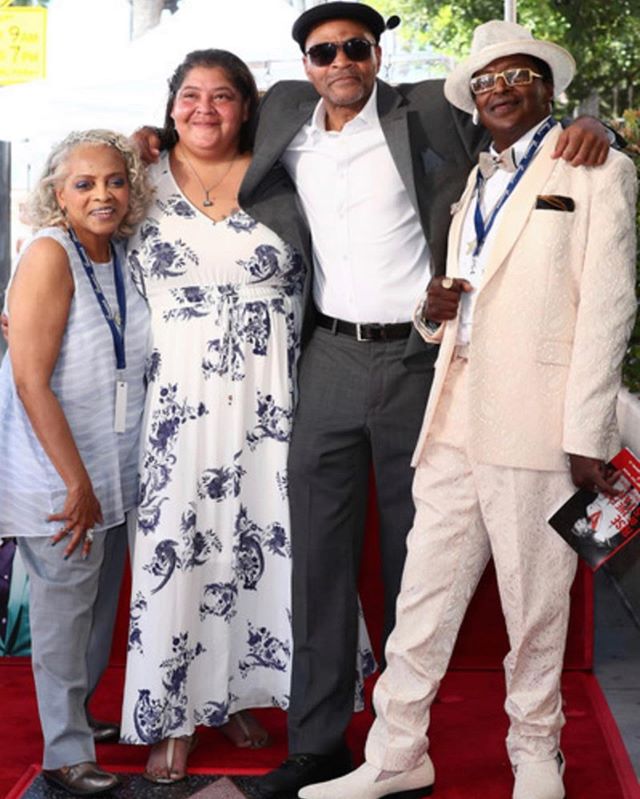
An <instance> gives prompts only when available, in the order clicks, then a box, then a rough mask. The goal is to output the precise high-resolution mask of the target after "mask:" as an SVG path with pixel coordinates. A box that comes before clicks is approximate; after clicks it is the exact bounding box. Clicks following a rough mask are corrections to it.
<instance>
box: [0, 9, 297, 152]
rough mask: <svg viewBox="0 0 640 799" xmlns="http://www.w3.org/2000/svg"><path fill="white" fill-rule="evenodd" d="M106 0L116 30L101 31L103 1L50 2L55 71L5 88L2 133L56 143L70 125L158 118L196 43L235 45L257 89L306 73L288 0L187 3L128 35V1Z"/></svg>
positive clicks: (131, 123)
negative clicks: (172, 81)
mask: <svg viewBox="0 0 640 799" xmlns="http://www.w3.org/2000/svg"><path fill="white" fill-rule="evenodd" d="M111 3H113V5H111ZM109 5H110V6H111V8H110V9H109V18H108V19H109V21H110V22H111V23H114V22H115V21H119V22H120V26H119V28H118V29H117V32H116V30H113V29H111V30H109V31H103V30H102V29H101V23H102V20H101V19H100V18H99V15H97V14H98V12H99V11H100V9H102V13H104V8H105V4H104V3H103V2H100V1H99V0H80V2H79V1H78V0H54V1H53V2H52V6H51V12H50V25H49V48H50V51H51V58H50V59H49V70H48V71H49V77H48V78H47V79H46V80H43V81H34V82H32V83H29V84H22V85H14V86H7V87H4V88H2V89H0V139H3V140H7V141H21V140H25V139H28V140H43V139H47V140H49V141H51V140H52V139H56V138H59V137H62V136H64V134H65V133H66V132H68V131H69V130H72V129H74V128H88V127H108V128H114V129H116V130H122V131H125V132H128V131H131V130H133V129H134V128H135V127H137V126H139V125H141V124H143V123H145V122H147V123H148V122H160V121H161V119H162V115H163V110H164V103H165V99H166V85H167V79H168V78H169V77H170V75H171V74H172V72H173V70H174V69H175V67H176V66H177V65H178V64H179V63H180V62H181V61H182V59H183V58H184V56H185V55H186V53H188V52H189V51H191V50H197V49H203V48H207V47H219V48H224V49H227V50H232V51H233V52H235V53H236V54H237V55H239V56H240V57H241V58H243V59H244V60H245V61H247V63H249V65H250V66H251V67H252V69H253V71H254V74H255V75H256V80H257V81H258V84H259V86H260V87H261V88H267V87H268V86H269V85H270V84H271V83H272V82H273V81H275V80H277V79H279V78H280V77H284V76H288V77H303V72H302V67H301V59H300V51H299V49H298V47H297V45H296V43H295V42H294V41H293V40H292V39H291V26H292V24H293V21H294V20H295V18H296V12H295V11H294V9H293V8H292V7H291V6H290V5H289V4H288V3H286V2H285V0H233V2H229V0H182V3H181V5H180V8H179V10H178V11H177V12H176V13H175V14H174V15H166V14H165V15H164V17H163V21H162V23H161V24H160V25H159V26H158V27H157V28H154V29H153V30H151V31H150V32H149V33H147V34H146V35H145V36H142V37H140V38H139V39H137V40H134V41H132V42H129V41H128V40H126V38H125V37H126V35H127V26H126V19H125V20H123V19H122V14H121V13H120V12H121V11H122V9H123V8H124V10H125V11H126V9H127V7H128V4H127V3H126V0H110V4H109ZM92 6H93V9H92ZM92 10H93V12H94V14H93V18H92V13H91V12H92ZM65 14H66V21H65ZM96 15H97V16H96Z"/></svg>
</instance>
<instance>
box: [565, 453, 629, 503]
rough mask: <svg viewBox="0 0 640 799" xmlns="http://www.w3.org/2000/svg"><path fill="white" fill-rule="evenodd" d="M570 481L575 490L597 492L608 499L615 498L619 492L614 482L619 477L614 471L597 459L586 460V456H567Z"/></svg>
mask: <svg viewBox="0 0 640 799" xmlns="http://www.w3.org/2000/svg"><path fill="white" fill-rule="evenodd" d="M569 463H570V466H571V479H572V480H573V484H574V486H576V487H577V488H585V489H586V490H587V491H599V492H600V493H601V494H606V495H607V496H609V497H615V496H616V494H619V493H620V491H619V490H618V489H616V488H615V482H616V480H617V479H618V477H620V471H616V470H615V469H614V468H613V467H612V466H609V465H608V464H606V463H605V462H604V461H601V460H600V459H599V458H588V457H587V456H586V455H569Z"/></svg>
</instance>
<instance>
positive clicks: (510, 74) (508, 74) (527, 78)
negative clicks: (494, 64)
mask: <svg viewBox="0 0 640 799" xmlns="http://www.w3.org/2000/svg"><path fill="white" fill-rule="evenodd" d="M541 77H542V75H540V74H539V73H538V72H534V71H533V70H532V69H529V68H528V67H518V68H517V69H505V71H504V72H487V73H485V74H484V75H476V77H475V78H471V80H470V82H469V85H470V86H471V91H472V92H473V93H474V94H483V93H484V92H491V91H493V90H494V89H495V87H496V83H497V82H498V78H502V79H503V80H504V82H505V83H506V84H507V86H527V85H528V84H529V83H531V82H532V81H533V79H534V78H541Z"/></svg>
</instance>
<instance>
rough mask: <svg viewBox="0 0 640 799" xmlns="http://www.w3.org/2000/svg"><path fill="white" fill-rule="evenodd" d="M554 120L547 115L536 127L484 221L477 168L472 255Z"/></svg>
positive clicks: (480, 180) (476, 254) (485, 237)
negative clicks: (543, 121) (474, 230)
mask: <svg viewBox="0 0 640 799" xmlns="http://www.w3.org/2000/svg"><path fill="white" fill-rule="evenodd" d="M555 124H556V123H555V121H554V119H553V117H548V118H547V119H546V121H545V123H544V124H543V125H542V127H540V128H538V131H537V132H536V135H535V136H534V137H533V139H532V140H531V144H530V145H529V147H528V148H527V151H526V153H525V154H524V156H523V157H522V160H521V161H520V163H519V164H518V168H517V170H516V172H515V174H514V176H513V177H512V178H511V180H510V181H509V183H508V185H507V188H506V189H505V190H504V192H503V193H502V196H501V197H500V199H499V200H498V202H497V203H496V204H495V205H494V207H493V210H492V211H491V213H490V214H489V216H488V218H487V221H486V222H485V221H484V219H483V218H482V211H481V210H480V191H481V189H482V186H483V184H484V181H485V178H483V177H482V174H481V172H480V170H478V174H477V177H476V210H475V213H474V215H473V224H474V226H475V229H476V246H475V249H474V251H473V255H474V256H476V257H477V256H478V255H479V254H480V251H481V250H482V247H483V246H484V243H485V241H486V239H487V236H488V235H489V231H490V230H491V228H492V227H493V223H494V222H495V221H496V217H497V216H498V213H499V212H500V210H501V208H502V206H503V205H504V204H505V203H506V201H507V200H508V199H509V197H510V196H511V194H512V193H513V191H514V189H515V187H516V186H517V185H518V183H520V179H521V178H522V176H523V175H524V173H525V170H526V169H527V167H528V166H529V164H530V163H531V161H532V160H533V156H534V155H535V154H536V152H537V150H538V147H540V144H541V142H542V140H543V139H544V137H545V136H546V135H547V133H548V132H549V131H550V130H551V128H552V127H554V125H555Z"/></svg>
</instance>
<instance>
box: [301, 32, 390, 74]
mask: <svg viewBox="0 0 640 799" xmlns="http://www.w3.org/2000/svg"><path fill="white" fill-rule="evenodd" d="M372 47H375V44H374V43H373V42H369V41H367V39H359V38H357V37H356V38H353V39H347V41H346V42H321V43H320V44H314V45H313V47H310V48H309V49H308V50H307V52H306V53H305V55H307V56H308V57H309V61H311V63H312V64H313V65H314V66H316V67H328V66H329V64H331V63H333V61H334V60H335V57H336V56H337V55H338V50H342V51H343V52H344V54H345V55H346V57H347V58H348V59H349V61H366V60H367V59H368V58H369V56H370V55H371V48H372Z"/></svg>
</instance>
